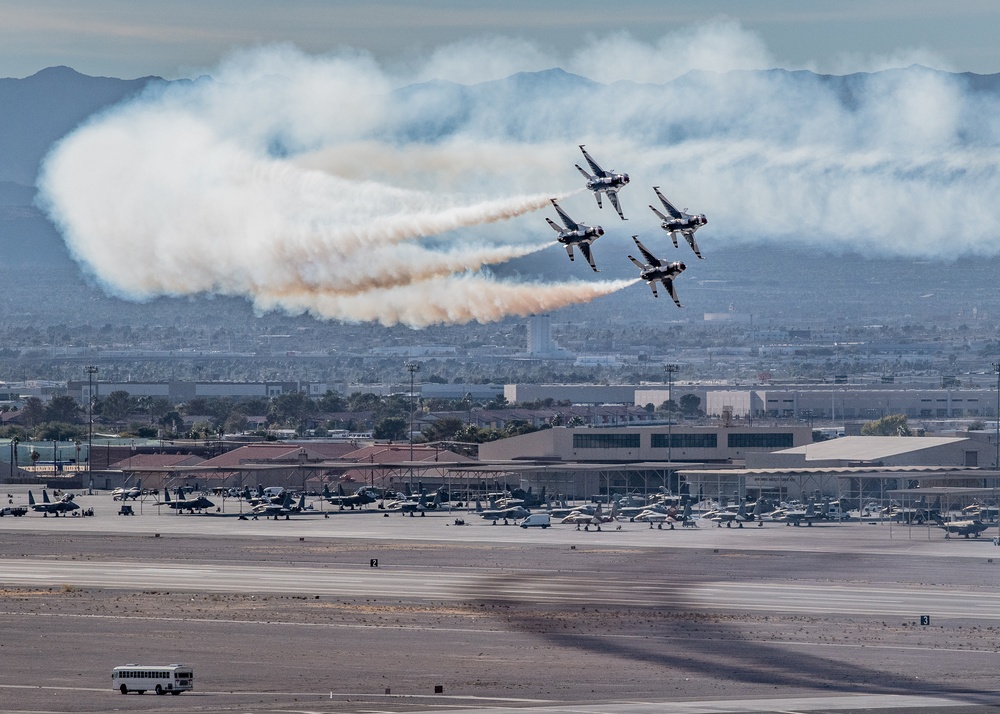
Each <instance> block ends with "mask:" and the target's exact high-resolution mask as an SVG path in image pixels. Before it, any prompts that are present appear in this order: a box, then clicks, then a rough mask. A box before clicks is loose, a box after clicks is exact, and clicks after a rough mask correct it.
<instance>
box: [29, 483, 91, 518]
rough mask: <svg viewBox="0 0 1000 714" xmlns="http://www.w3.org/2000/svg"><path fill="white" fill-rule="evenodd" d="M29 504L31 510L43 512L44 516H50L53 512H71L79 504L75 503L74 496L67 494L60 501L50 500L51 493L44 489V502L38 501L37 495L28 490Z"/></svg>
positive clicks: (54, 513) (56, 514)
mask: <svg viewBox="0 0 1000 714" xmlns="http://www.w3.org/2000/svg"><path fill="white" fill-rule="evenodd" d="M28 505H29V506H31V510H33V511H37V512H39V513H41V514H42V515H43V516H45V517H46V518H48V516H49V514H50V513H51V514H52V515H54V516H58V515H59V514H60V513H69V512H70V511H75V510H77V509H78V508H79V506H78V505H77V504H75V503H73V496H72V495H70V494H66V495H65V496H63V497H62V498H61V499H59V500H58V501H50V500H49V494H48V493H47V492H46V491H45V489H44V488H43V489H42V502H41V503H36V502H35V496H34V495H33V494H32V493H31V491H28Z"/></svg>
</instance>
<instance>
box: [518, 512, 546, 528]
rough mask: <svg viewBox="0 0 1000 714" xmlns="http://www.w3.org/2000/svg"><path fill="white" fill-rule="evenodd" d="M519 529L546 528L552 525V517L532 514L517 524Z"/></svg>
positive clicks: (543, 514) (544, 514)
mask: <svg viewBox="0 0 1000 714" xmlns="http://www.w3.org/2000/svg"><path fill="white" fill-rule="evenodd" d="M518 525H519V526H521V528H548V527H549V526H550V525H552V517H551V516H549V514H548V513H532V514H531V515H528V516H526V517H525V519H524V520H523V521H521V522H520V523H518Z"/></svg>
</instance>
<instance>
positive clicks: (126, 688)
mask: <svg viewBox="0 0 1000 714" xmlns="http://www.w3.org/2000/svg"><path fill="white" fill-rule="evenodd" d="M118 691H119V692H121V693H122V694H128V687H126V686H125V685H124V684H123V685H122V686H120V687H118Z"/></svg>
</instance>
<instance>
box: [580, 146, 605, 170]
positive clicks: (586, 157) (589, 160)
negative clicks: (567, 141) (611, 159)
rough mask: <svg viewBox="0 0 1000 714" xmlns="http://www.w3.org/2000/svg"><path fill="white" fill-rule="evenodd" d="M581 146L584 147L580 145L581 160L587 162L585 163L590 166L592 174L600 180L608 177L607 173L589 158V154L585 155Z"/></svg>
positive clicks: (584, 150) (585, 152)
mask: <svg viewBox="0 0 1000 714" xmlns="http://www.w3.org/2000/svg"><path fill="white" fill-rule="evenodd" d="M583 146H584V145H583V144H580V151H582V152H583V158H585V159H586V160H587V163H588V164H590V168H591V169H593V171H594V174H595V175H597V176H600V177H601V178H604V177H606V176H607V175H608V172H607V171H605V170H604V169H602V168H601V167H600V166H598V165H597V162H596V161H594V159H593V158H592V157H591V155H590V154H588V153H587V150H586V149H584V148H583Z"/></svg>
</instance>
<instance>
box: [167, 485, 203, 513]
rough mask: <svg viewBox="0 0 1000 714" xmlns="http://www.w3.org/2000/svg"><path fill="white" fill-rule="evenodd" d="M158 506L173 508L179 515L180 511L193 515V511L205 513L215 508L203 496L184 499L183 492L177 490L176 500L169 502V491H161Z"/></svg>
mask: <svg viewBox="0 0 1000 714" xmlns="http://www.w3.org/2000/svg"><path fill="white" fill-rule="evenodd" d="M156 505H158V506H166V507H167V508H173V509H174V510H175V511H177V512H178V513H180V512H181V511H187V512H188V513H194V512H195V511H205V510H208V509H209V508H215V504H214V503H212V502H211V501H209V500H208V499H207V498H205V497H204V496H198V498H190V499H188V498H184V491H183V490H181V489H177V500H176V501H171V500H170V489H169V488H164V489H163V502H162V503H157V504H156Z"/></svg>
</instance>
